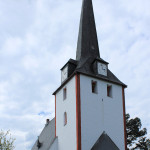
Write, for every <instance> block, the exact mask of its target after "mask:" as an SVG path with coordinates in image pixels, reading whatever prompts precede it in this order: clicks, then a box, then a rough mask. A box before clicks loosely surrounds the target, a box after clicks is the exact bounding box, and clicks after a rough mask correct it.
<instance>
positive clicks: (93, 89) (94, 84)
mask: <svg viewBox="0 0 150 150" xmlns="http://www.w3.org/2000/svg"><path fill="white" fill-rule="evenodd" d="M91 87H92V93H96V94H97V82H96V81H92V82H91Z"/></svg>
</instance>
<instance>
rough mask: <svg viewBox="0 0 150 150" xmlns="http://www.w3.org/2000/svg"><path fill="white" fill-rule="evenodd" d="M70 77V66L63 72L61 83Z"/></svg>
mask: <svg viewBox="0 0 150 150" xmlns="http://www.w3.org/2000/svg"><path fill="white" fill-rule="evenodd" d="M67 77H68V66H66V67H65V68H64V69H63V70H62V72H61V82H63V81H64V80H66V79H67Z"/></svg>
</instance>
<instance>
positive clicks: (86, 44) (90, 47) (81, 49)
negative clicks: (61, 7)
mask: <svg viewBox="0 0 150 150" xmlns="http://www.w3.org/2000/svg"><path fill="white" fill-rule="evenodd" d="M89 57H100V54H99V47H98V40H97V32H96V25H95V19H94V12H93V5H92V0H83V4H82V12H81V19H80V28H79V35H78V44H77V53H76V60H78V61H80V60H84V59H88V58H89Z"/></svg>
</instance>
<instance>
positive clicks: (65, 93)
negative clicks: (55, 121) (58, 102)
mask: <svg viewBox="0 0 150 150" xmlns="http://www.w3.org/2000/svg"><path fill="white" fill-rule="evenodd" d="M66 98H67V88H64V89H63V99H64V100H65V99H66Z"/></svg>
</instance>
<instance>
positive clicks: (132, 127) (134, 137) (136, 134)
mask: <svg viewBox="0 0 150 150" xmlns="http://www.w3.org/2000/svg"><path fill="white" fill-rule="evenodd" d="M141 127H142V123H141V120H140V118H138V117H136V118H134V119H130V115H129V114H126V131H127V146H128V149H129V147H131V146H132V147H133V146H134V148H133V149H135V148H140V149H144V150H147V149H148V148H147V144H148V142H149V143H150V140H148V139H146V137H145V135H146V134H147V129H146V128H143V129H141Z"/></svg>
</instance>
